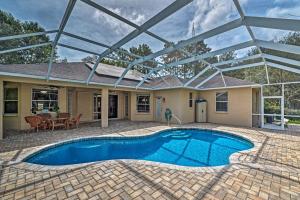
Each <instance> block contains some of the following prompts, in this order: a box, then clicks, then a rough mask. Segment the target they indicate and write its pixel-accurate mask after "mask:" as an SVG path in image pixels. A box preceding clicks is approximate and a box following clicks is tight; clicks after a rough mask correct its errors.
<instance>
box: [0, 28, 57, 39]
mask: <svg viewBox="0 0 300 200" xmlns="http://www.w3.org/2000/svg"><path fill="white" fill-rule="evenodd" d="M56 32H58V30H50V31H43V32H34V33H24V34H19V35H9V36H4V37H0V41H6V40H14V39H22V38H26V37H33V36H40V35H47V34H51V33H56Z"/></svg>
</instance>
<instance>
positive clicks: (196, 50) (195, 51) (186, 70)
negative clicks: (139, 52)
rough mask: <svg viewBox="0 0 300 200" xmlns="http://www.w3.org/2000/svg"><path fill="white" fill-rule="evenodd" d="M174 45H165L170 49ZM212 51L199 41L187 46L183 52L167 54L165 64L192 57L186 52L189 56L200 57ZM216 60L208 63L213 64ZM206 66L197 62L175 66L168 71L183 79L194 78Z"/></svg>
mask: <svg viewBox="0 0 300 200" xmlns="http://www.w3.org/2000/svg"><path fill="white" fill-rule="evenodd" d="M180 42H181V41H179V42H178V43H180ZM173 45H174V43H169V44H165V48H169V47H170V46H173ZM209 51H211V48H209V47H208V46H207V44H205V43H204V42H203V41H199V42H196V43H193V44H190V45H187V46H185V47H184V48H183V49H182V51H180V50H175V51H172V52H170V53H167V54H166V55H164V56H163V57H162V59H163V61H164V63H166V64H167V63H172V62H176V61H178V60H181V59H184V58H186V57H190V56H189V55H187V54H186V53H185V52H187V53H188V54H192V55H199V54H204V53H207V52H209ZM213 59H214V58H210V59H208V62H211V61H212V60H213ZM205 66H206V65H204V64H203V63H202V62H201V61H195V62H191V63H187V64H184V65H182V66H181V67H179V66H174V67H171V68H169V69H167V70H166V71H168V72H169V73H171V74H174V75H175V76H179V77H182V78H189V77H192V76H194V75H196V74H198V73H199V72H200V71H201V70H202V69H203V68H204V67H205Z"/></svg>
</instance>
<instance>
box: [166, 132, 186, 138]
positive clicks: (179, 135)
mask: <svg viewBox="0 0 300 200" xmlns="http://www.w3.org/2000/svg"><path fill="white" fill-rule="evenodd" d="M163 137H165V138H167V137H171V138H174V139H184V138H189V137H191V134H187V133H183V134H176V133H173V134H172V133H170V134H168V135H164V136H163Z"/></svg>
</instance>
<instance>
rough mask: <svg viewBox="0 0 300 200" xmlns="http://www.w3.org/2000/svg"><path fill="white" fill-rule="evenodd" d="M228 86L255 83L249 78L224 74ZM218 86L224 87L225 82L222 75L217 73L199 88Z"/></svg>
mask: <svg viewBox="0 0 300 200" xmlns="http://www.w3.org/2000/svg"><path fill="white" fill-rule="evenodd" d="M223 77H224V80H225V83H226V86H227V87H233V86H247V85H254V84H255V83H253V82H251V81H248V80H242V79H238V78H234V77H229V76H223ZM218 87H224V82H223V80H222V77H221V75H217V76H215V77H213V78H212V79H210V80H209V81H207V82H206V83H204V84H203V85H202V86H200V87H199V89H211V88H218Z"/></svg>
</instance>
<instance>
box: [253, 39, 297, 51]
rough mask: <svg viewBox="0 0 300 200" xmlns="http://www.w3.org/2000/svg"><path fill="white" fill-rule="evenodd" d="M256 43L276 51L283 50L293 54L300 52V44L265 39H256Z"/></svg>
mask: <svg viewBox="0 0 300 200" xmlns="http://www.w3.org/2000/svg"><path fill="white" fill-rule="evenodd" d="M256 43H257V44H258V45H259V46H260V47H263V48H266V49H272V50H276V51H283V52H287V53H292V54H300V46H296V45H289V44H281V43H275V42H269V41H263V40H256Z"/></svg>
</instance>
